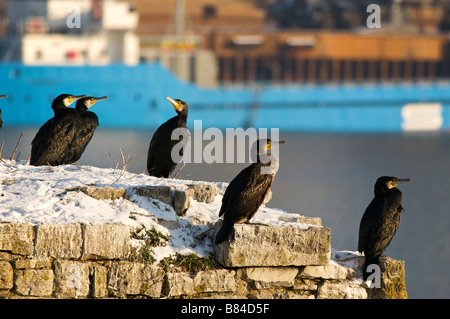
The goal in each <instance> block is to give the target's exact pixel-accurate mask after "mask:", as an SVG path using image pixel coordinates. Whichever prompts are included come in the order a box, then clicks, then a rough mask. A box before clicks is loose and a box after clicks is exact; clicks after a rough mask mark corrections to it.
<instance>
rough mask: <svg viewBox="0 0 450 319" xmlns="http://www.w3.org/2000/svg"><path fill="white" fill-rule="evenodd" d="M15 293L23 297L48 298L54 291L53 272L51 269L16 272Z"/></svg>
mask: <svg viewBox="0 0 450 319" xmlns="http://www.w3.org/2000/svg"><path fill="white" fill-rule="evenodd" d="M14 274H15V280H14V283H15V293H16V294H18V295H22V296H36V297H48V296H50V295H51V294H52V291H53V279H54V275H53V271H52V270H51V269H25V270H16V271H15V272H14Z"/></svg>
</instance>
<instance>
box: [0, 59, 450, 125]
mask: <svg viewBox="0 0 450 319" xmlns="http://www.w3.org/2000/svg"><path fill="white" fill-rule="evenodd" d="M61 93H70V94H86V95H90V96H103V95H107V96H108V100H107V101H103V102H101V103H98V104H96V105H95V106H94V107H93V111H95V112H96V113H97V115H98V116H99V118H100V125H101V126H102V127H117V128H157V127H158V126H159V125H160V124H161V123H163V122H165V121H166V120H167V119H169V118H170V117H172V116H174V115H175V113H174V110H173V107H172V105H171V104H170V103H169V102H168V101H167V100H166V99H165V97H166V96H170V97H172V98H180V99H182V100H185V101H186V102H187V103H188V105H189V117H188V126H190V127H191V128H192V127H193V124H194V120H202V127H203V129H206V128H208V127H217V128H220V129H225V128H236V127H244V128H245V127H255V128H279V129H280V130H284V131H324V132H400V131H403V130H415V129H414V127H417V130H435V131H447V130H449V129H450V82H443V83H427V84H418V83H409V84H338V85H331V84H330V85H288V86H276V85H273V86H270V85H266V86H257V87H256V86H254V87H230V88H226V87H220V88H214V89H210V88H202V87H198V86H196V85H194V84H192V83H189V82H184V81H181V80H180V79H178V78H177V77H176V76H175V75H173V74H172V73H171V72H169V71H168V70H166V69H165V68H164V67H162V66H161V65H160V64H158V63H145V64H140V65H138V66H125V65H108V66H80V67H70V66H24V65H22V64H3V65H0V94H8V95H9V98H8V99H7V100H6V99H5V100H0V108H1V109H2V111H3V113H2V117H3V119H4V120H5V124H4V125H39V126H40V125H42V124H43V123H44V122H45V121H47V120H48V119H49V118H51V117H52V116H53V112H52V110H51V107H50V104H51V101H52V100H53V98H54V97H56V96H57V95H59V94H61ZM411 103H413V104H416V103H431V105H430V107H429V108H428V104H426V105H424V106H422V108H421V109H420V110H419V111H418V113H417V114H416V115H414V114H413V117H414V116H415V118H413V119H412V123H413V125H412V126H411V125H405V122H407V121H408V118H406V117H408V116H411V112H409V111H408V112H405V107H407V106H408V105H409V104H411ZM433 103H434V105H432V104H433ZM436 105H438V106H436ZM94 108H95V110H94ZM428 110H429V111H428ZM413 113H414V109H413ZM428 113H430V114H428ZM405 114H406V115H405ZM408 114H409V115H408ZM409 121H410V122H411V119H410V118H409ZM417 121H419V122H423V123H419V124H418V125H416V126H414V125H415V124H414V123H416V124H417ZM428 122H429V123H428ZM406 124H408V123H406Z"/></svg>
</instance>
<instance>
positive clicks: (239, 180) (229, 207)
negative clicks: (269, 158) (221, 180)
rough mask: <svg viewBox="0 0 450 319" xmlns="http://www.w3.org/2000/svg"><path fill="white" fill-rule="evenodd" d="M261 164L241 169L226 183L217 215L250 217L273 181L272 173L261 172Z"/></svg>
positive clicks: (233, 217) (234, 219)
mask: <svg viewBox="0 0 450 319" xmlns="http://www.w3.org/2000/svg"><path fill="white" fill-rule="evenodd" d="M260 169H261V166H260V165H258V164H256V163H254V164H252V165H250V166H248V167H247V168H245V169H243V170H242V171H241V172H240V173H239V174H238V175H237V176H236V177H235V178H234V179H233V180H232V181H231V182H230V184H229V185H228V187H227V190H226V191H225V194H224V196H223V198H222V207H221V209H220V212H219V217H220V216H222V215H224V219H225V220H233V221H237V222H240V221H243V220H248V219H249V218H251V217H252V216H253V215H254V213H255V212H256V211H257V210H258V208H259V207H260V206H261V204H262V203H263V201H264V198H265V196H266V194H267V192H268V191H269V190H270V187H271V186H272V182H273V175H270V174H261V172H260Z"/></svg>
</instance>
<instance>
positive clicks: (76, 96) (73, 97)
mask: <svg viewBox="0 0 450 319" xmlns="http://www.w3.org/2000/svg"><path fill="white" fill-rule="evenodd" d="M85 97H86V95H72V96H71V97H70V99H69V102H70V104H72V103H73V102H75V101H76V100H79V99H82V98H85Z"/></svg>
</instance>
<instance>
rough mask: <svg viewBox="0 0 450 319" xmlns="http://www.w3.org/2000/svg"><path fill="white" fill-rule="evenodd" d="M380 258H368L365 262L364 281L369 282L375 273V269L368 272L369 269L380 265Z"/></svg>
mask: <svg viewBox="0 0 450 319" xmlns="http://www.w3.org/2000/svg"><path fill="white" fill-rule="evenodd" d="M378 259H379V257H366V258H365V260H364V268H363V279H364V280H367V278H368V277H369V276H370V275H371V274H372V273H373V271H374V269H369V271H368V270H367V267H369V266H370V265H374V264H375V265H378Z"/></svg>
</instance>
